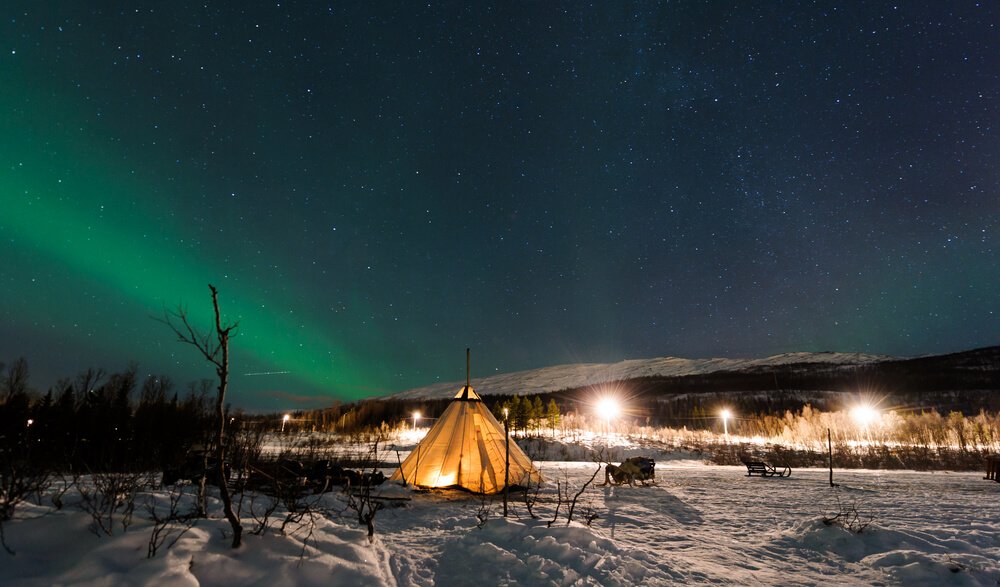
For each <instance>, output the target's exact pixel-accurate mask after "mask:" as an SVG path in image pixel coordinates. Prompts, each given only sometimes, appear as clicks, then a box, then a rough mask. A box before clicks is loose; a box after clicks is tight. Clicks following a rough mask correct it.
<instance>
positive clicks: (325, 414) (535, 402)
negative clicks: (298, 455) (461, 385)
mask: <svg viewBox="0 0 1000 587" xmlns="http://www.w3.org/2000/svg"><path fill="white" fill-rule="evenodd" d="M547 399H548V401H547V402H546V401H543V399H542V397H541V396H538V395H535V396H524V397H522V396H519V395H515V396H512V397H509V396H496V397H486V398H484V399H483V401H484V403H485V404H486V406H487V407H488V408H489V410H490V412H491V413H492V414H493V416H494V417H495V418H496V419H497V420H498V421H500V422H501V423H503V421H504V418H505V417H509V425H510V430H511V432H512V433H515V434H520V435H522V436H523V435H532V434H538V433H540V432H541V431H542V430H545V429H548V430H555V429H556V428H557V427H558V426H559V422H560V417H561V413H562V412H561V410H560V408H559V405H558V404H557V403H556V401H555V399H554V398H547ZM451 402H452V400H451V399H450V398H446V399H424V400H401V399H370V400H362V401H359V402H353V403H348V404H340V403H336V404H334V405H333V406H330V407H327V408H322V409H318V410H307V411H300V412H295V413H294V414H293V416H292V418H290V420H289V422H290V426H289V429H290V430H294V431H305V432H330V433H341V434H347V435H352V434H364V433H367V432H369V431H371V430H376V429H383V428H398V427H405V426H411V425H413V424H414V419H413V416H414V414H415V413H416V414H419V418H418V421H417V424H419V425H421V426H427V425H428V424H430V423H432V422H433V421H435V420H437V418H439V417H441V414H443V413H444V411H445V410H446V409H447V408H448V406H449V405H451ZM505 409H506V410H507V415H506V416H505V414H504V410H505ZM277 417H279V416H272V417H271V418H270V419H276V418H277Z"/></svg>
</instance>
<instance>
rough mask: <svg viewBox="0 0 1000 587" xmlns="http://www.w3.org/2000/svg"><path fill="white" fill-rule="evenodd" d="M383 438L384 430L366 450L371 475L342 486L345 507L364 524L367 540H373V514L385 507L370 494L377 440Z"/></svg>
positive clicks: (375, 463) (376, 459)
mask: <svg viewBox="0 0 1000 587" xmlns="http://www.w3.org/2000/svg"><path fill="white" fill-rule="evenodd" d="M384 438H385V431H384V430H383V431H382V432H381V433H379V434H377V435H376V436H375V437H374V438H373V439H372V443H371V446H370V449H369V451H368V455H367V458H366V461H367V462H368V463H370V464H371V475H370V476H369V477H368V480H367V481H366V480H365V478H364V477H362V479H361V482H360V483H359V485H358V487H357V488H355V487H352V486H351V484H350V483H348V484H347V485H345V486H344V491H346V492H347V507H348V509H350V510H352V511H353V512H354V513H355V514H357V516H358V524H361V525H364V526H365V528H367V529H368V541H369V542H374V541H375V515H376V514H378V512H379V510H381V509H383V508H384V507H385V503H384V502H382V501H381V500H379V499H377V498H375V496H373V495H372V487H373V485H372V477H374V476H375V473H376V466H377V464H378V462H379V458H378V455H379V452H378V451H379V448H378V445H379V442H380V441H381V440H383V439H384Z"/></svg>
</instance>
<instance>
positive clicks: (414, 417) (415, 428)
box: [413, 412, 420, 431]
mask: <svg viewBox="0 0 1000 587" xmlns="http://www.w3.org/2000/svg"><path fill="white" fill-rule="evenodd" d="M419 419H420V412H413V430H414V431H416V430H417V420H419Z"/></svg>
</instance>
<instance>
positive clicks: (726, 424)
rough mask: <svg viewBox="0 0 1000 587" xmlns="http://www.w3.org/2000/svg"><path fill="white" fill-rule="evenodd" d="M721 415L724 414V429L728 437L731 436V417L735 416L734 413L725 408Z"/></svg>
mask: <svg viewBox="0 0 1000 587" xmlns="http://www.w3.org/2000/svg"><path fill="white" fill-rule="evenodd" d="M719 415H720V416H722V431H723V434H725V436H726V438H727V439H728V438H729V419H730V418H732V417H733V413H732V412H730V411H729V409H728V408H723V409H722V411H721V412H719Z"/></svg>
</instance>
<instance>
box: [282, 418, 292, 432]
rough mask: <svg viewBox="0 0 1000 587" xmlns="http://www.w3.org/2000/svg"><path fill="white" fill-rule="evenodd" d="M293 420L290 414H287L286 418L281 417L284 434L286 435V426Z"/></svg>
mask: <svg viewBox="0 0 1000 587" xmlns="http://www.w3.org/2000/svg"><path fill="white" fill-rule="evenodd" d="M291 418H292V417H291V416H290V415H288V414H285V415H284V416H282V417H281V433H282V434H284V433H285V424H287V423H288V421H289V420H290V419H291Z"/></svg>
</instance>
